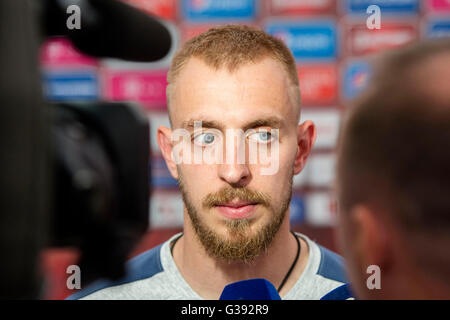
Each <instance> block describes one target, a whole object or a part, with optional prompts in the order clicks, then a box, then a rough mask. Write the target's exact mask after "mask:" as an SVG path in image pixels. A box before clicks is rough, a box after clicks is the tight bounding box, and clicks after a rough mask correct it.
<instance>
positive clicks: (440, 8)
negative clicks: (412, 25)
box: [427, 0, 450, 14]
mask: <svg viewBox="0 0 450 320" xmlns="http://www.w3.org/2000/svg"><path fill="white" fill-rule="evenodd" d="M427 4H428V6H427V9H428V11H431V12H433V13H446V14H448V13H450V1H449V0H428V1H427Z"/></svg>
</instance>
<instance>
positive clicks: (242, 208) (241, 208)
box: [215, 201, 258, 219]
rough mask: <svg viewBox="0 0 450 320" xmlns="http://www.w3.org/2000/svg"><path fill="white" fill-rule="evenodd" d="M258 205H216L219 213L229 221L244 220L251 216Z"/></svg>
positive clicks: (247, 203) (241, 203)
mask: <svg viewBox="0 0 450 320" xmlns="http://www.w3.org/2000/svg"><path fill="white" fill-rule="evenodd" d="M257 205H258V204H257V203H253V202H246V201H235V202H227V203H220V204H217V205H216V206H215V207H216V208H217V209H218V210H219V212H220V213H221V214H222V215H223V216H225V217H226V218H229V219H245V218H248V217H249V216H251V215H252V214H253V212H254V211H255V208H256V206H257Z"/></svg>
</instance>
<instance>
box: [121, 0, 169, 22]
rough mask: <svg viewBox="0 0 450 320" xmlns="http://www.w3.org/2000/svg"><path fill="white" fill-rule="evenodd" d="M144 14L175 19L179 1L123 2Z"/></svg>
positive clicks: (124, 0) (149, 0)
mask: <svg viewBox="0 0 450 320" xmlns="http://www.w3.org/2000/svg"><path fill="white" fill-rule="evenodd" d="M122 1H123V2H125V3H128V4H130V5H132V6H134V7H136V8H138V9H141V10H142V11H144V12H147V13H150V14H153V15H156V16H158V17H161V18H165V19H175V17H176V1H178V0H122Z"/></svg>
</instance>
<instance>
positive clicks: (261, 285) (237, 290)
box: [220, 279, 281, 300]
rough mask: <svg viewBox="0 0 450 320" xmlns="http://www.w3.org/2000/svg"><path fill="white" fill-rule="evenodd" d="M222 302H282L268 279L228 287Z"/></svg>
mask: <svg viewBox="0 0 450 320" xmlns="http://www.w3.org/2000/svg"><path fill="white" fill-rule="evenodd" d="M220 300H281V297H280V295H279V294H278V291H277V289H275V287H274V286H273V284H272V283H270V282H269V281H267V280H266V279H251V280H243V281H238V282H233V283H231V284H229V285H227V286H226V287H225V288H224V289H223V291H222V294H221V295H220Z"/></svg>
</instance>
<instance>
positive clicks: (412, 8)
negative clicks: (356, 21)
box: [339, 0, 421, 15]
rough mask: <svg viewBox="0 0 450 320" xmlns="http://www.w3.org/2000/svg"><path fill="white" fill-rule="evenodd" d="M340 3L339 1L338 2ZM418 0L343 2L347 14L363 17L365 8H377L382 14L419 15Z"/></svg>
mask: <svg viewBox="0 0 450 320" xmlns="http://www.w3.org/2000/svg"><path fill="white" fill-rule="evenodd" d="M339 2H340V1H339ZM420 2H421V1H420V0H343V1H342V2H341V3H342V5H343V6H344V11H345V12H346V13H348V14H356V15H365V14H366V12H367V8H368V7H370V6H378V7H379V8H380V11H381V12H382V13H383V14H392V15H393V14H397V15H402V14H419V12H420Z"/></svg>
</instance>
